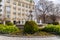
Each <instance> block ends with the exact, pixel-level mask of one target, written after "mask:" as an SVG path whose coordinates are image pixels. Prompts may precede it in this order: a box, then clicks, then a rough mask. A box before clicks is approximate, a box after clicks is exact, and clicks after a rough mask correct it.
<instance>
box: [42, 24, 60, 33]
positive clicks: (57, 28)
mask: <svg viewBox="0 0 60 40" xmlns="http://www.w3.org/2000/svg"><path fill="white" fill-rule="evenodd" d="M43 30H44V31H46V32H52V33H55V34H60V25H47V26H46V27H45V28H44V29H43Z"/></svg>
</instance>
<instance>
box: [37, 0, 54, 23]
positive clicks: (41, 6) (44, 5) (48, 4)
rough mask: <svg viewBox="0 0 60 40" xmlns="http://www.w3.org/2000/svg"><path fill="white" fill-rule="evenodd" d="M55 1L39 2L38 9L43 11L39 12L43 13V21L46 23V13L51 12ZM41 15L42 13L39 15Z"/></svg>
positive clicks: (43, 0)
mask: <svg viewBox="0 0 60 40" xmlns="http://www.w3.org/2000/svg"><path fill="white" fill-rule="evenodd" d="M53 5H54V4H53V2H52V1H46V0H40V1H39V3H38V8H37V10H38V11H39V12H42V13H39V14H42V15H43V16H42V17H43V23H45V19H46V18H45V16H46V15H45V14H48V13H49V12H50V9H51V7H52V6H53ZM38 16H40V15H38Z"/></svg>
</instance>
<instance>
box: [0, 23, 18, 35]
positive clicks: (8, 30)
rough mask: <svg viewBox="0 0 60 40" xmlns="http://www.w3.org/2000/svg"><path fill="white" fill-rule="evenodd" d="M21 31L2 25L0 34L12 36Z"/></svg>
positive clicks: (0, 25) (14, 27)
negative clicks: (11, 34)
mask: <svg viewBox="0 0 60 40" xmlns="http://www.w3.org/2000/svg"><path fill="white" fill-rule="evenodd" d="M17 31H19V29H18V28H17V27H16V26H7V25H3V24H0V33H3V34H10V33H14V32H17Z"/></svg>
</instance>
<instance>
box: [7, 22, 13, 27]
mask: <svg viewBox="0 0 60 40" xmlns="http://www.w3.org/2000/svg"><path fill="white" fill-rule="evenodd" d="M6 25H11V26H13V25H14V24H13V23H11V22H6Z"/></svg>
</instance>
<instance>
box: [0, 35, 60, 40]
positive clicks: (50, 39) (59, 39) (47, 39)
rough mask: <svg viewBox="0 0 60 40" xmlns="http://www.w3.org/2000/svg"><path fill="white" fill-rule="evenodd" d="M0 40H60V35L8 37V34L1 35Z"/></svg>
mask: <svg viewBox="0 0 60 40" xmlns="http://www.w3.org/2000/svg"><path fill="white" fill-rule="evenodd" d="M0 40H60V37H45V38H42V37H33V38H27V37H6V36H0Z"/></svg>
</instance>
